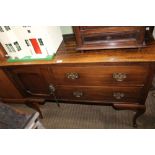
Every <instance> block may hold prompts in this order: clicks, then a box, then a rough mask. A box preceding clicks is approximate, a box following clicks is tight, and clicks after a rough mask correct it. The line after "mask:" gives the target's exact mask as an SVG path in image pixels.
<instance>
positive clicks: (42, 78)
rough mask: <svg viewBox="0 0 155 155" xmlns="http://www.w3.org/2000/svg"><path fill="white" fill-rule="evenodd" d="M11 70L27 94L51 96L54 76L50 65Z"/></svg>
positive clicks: (16, 81)
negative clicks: (50, 88)
mask: <svg viewBox="0 0 155 155" xmlns="http://www.w3.org/2000/svg"><path fill="white" fill-rule="evenodd" d="M9 72H10V74H11V75H12V77H13V78H14V80H15V83H17V85H18V86H19V88H20V89H21V90H22V92H23V93H24V94H25V95H26V96H38V97H48V96H50V90H49V85H50V84H51V81H52V78H51V76H50V74H49V71H48V67H16V68H12V69H10V70H9Z"/></svg>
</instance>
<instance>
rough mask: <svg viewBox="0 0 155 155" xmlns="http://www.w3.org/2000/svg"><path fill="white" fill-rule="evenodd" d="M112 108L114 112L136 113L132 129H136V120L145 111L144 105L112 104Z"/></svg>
mask: <svg viewBox="0 0 155 155" xmlns="http://www.w3.org/2000/svg"><path fill="white" fill-rule="evenodd" d="M112 107H113V108H114V109H115V110H132V111H136V114H135V115H134V117H133V127H137V122H136V121H137V118H138V117H139V116H141V115H142V114H143V113H144V112H145V110H146V107H145V105H141V104H113V105H112Z"/></svg>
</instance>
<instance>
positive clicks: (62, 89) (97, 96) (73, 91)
mask: <svg viewBox="0 0 155 155" xmlns="http://www.w3.org/2000/svg"><path fill="white" fill-rule="evenodd" d="M141 93H142V87H112V86H111V87H110V86H104V87H98V86H97V87H93V86H91V87H85V86H78V87H75V86H57V97H58V99H60V100H77V101H90V102H91V101H107V102H122V101H126V102H130V101H131V102H132V101H134V102H138V101H139V100H140V96H141Z"/></svg>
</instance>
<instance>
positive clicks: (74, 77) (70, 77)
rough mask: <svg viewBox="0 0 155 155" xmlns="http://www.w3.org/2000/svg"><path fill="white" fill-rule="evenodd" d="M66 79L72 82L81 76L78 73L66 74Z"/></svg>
mask: <svg viewBox="0 0 155 155" xmlns="http://www.w3.org/2000/svg"><path fill="white" fill-rule="evenodd" d="M66 77H67V78H68V79H71V80H75V79H78V78H79V74H78V73H76V72H71V73H66Z"/></svg>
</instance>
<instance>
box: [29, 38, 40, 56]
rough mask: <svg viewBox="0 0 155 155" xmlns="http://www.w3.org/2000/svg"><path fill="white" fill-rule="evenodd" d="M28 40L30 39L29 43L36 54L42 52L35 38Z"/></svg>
mask: <svg viewBox="0 0 155 155" xmlns="http://www.w3.org/2000/svg"><path fill="white" fill-rule="evenodd" d="M30 41H31V44H32V46H33V48H34V51H35V53H36V54H42V52H41V49H40V47H39V44H38V42H37V40H36V39H30Z"/></svg>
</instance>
